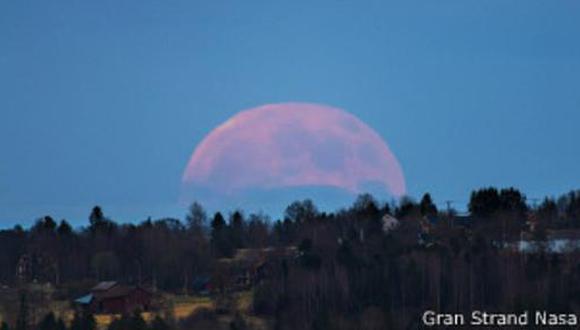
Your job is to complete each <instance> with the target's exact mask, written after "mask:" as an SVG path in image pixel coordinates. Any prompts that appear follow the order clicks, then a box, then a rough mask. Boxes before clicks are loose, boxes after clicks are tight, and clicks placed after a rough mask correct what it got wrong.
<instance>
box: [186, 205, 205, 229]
mask: <svg viewBox="0 0 580 330" xmlns="http://www.w3.org/2000/svg"><path fill="white" fill-rule="evenodd" d="M185 221H186V222H187V226H188V227H189V229H190V230H200V229H202V228H204V227H205V225H206V221H207V213H206V212H205V210H204V208H203V206H201V204H199V203H198V202H193V204H191V206H190V207H189V213H187V215H186V217H185Z"/></svg>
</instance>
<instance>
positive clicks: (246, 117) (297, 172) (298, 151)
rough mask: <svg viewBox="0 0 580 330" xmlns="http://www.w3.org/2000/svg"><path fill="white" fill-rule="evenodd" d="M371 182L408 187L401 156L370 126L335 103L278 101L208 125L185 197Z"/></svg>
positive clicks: (186, 178)
mask: <svg viewBox="0 0 580 330" xmlns="http://www.w3.org/2000/svg"><path fill="white" fill-rule="evenodd" d="M366 184H374V185H377V184H378V185H380V186H382V187H384V188H386V190H387V192H388V193H390V194H392V195H393V196H394V197H400V196H402V195H404V194H405V189H406V188H405V179H404V176H403V172H402V170H401V166H400V164H399V162H398V161H397V158H396V157H395V156H394V154H393V153H392V152H391V150H390V149H389V147H388V146H387V144H386V143H385V141H383V139H381V137H380V136H379V135H378V134H377V133H376V132H375V131H374V130H373V129H371V128H370V127H369V126H367V125H366V124H365V123H363V122H362V121H360V120H359V119H358V118H356V117H355V116H353V115H351V114H349V113H347V112H345V111H343V110H340V109H337V108H333V107H329V106H325V105H318V104H309V103H280V104H268V105H264V106H260V107H257V108H253V109H249V110H245V111H242V112H240V113H238V114H237V115H235V116H233V117H231V118H230V119H229V120H227V121H226V122H224V123H223V124H221V125H220V126H218V127H217V128H215V129H214V130H213V131H211V132H210V133H209V134H208V135H207V136H206V137H205V138H204V139H203V141H201V143H200V144H199V145H198V146H197V148H196V149H195V151H194V152H193V154H192V156H191V158H190V160H189V163H188V164H187V167H186V169H185V171H184V173H183V178H182V198H183V197H184V194H185V195H187V196H188V197H190V196H191V195H192V192H193V191H199V190H200V189H201V190H203V191H211V192H212V193H216V192H217V193H220V194H222V195H223V196H228V195H232V194H235V193H237V192H243V191H244V190H246V189H263V190H269V189H276V188H292V187H316V186H322V187H333V188H339V189H342V190H346V191H348V192H351V193H361V192H364V187H365V185H366Z"/></svg>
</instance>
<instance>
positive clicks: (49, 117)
mask: <svg viewBox="0 0 580 330" xmlns="http://www.w3.org/2000/svg"><path fill="white" fill-rule="evenodd" d="M579 18H580V2H578V1H574V0H563V1H538V0H528V1H509V0H508V1H506V0H493V1H470V0H467V1H465V0H461V1H401V2H390V1H318V2H316V4H314V3H313V2H312V1H284V2H276V1H244V2H240V1H171V2H168V1H123V2H119V1H113V0H106V1H98V2H95V1H84V2H80V1H79V2H67V1H3V2H2V3H0V149H1V150H2V156H1V158H0V226H11V225H13V224H14V223H16V222H20V223H24V224H29V223H31V222H32V221H33V220H34V218H36V217H39V216H42V215H45V214H52V215H53V216H54V217H55V218H57V219H61V218H66V219H69V220H71V221H72V222H75V223H77V224H82V223H84V222H86V219H87V217H88V213H89V211H90V207H91V206H92V205H95V204H100V205H102V206H103V208H104V210H105V212H106V213H107V214H109V215H110V216H111V217H113V218H120V219H122V220H124V221H134V220H141V219H144V218H146V217H147V216H153V217H161V216H162V215H168V216H182V214H183V212H184V210H183V208H182V207H180V206H179V205H177V200H178V197H179V188H180V179H181V175H182V172H183V170H184V168H185V166H186V163H187V161H188V159H189V157H190V155H191V153H192V151H193V150H194V148H195V146H196V145H197V144H198V143H199V142H200V141H201V140H202V139H203V137H204V136H205V135H206V134H208V133H209V132H210V131H211V130H212V129H213V128H214V127H216V126H217V125H219V124H221V123H222V122H224V121H225V120H227V119H228V118H229V117H231V116H233V115H235V114H236V113H237V112H239V111H241V110H244V109H247V108H251V107H255V106H259V105H262V104H267V103H276V102H289V101H296V102H313V103H322V104H327V105H330V106H334V107H338V108H342V109H345V110H347V111H349V112H350V113H352V114H354V115H355V116H357V117H358V118H360V119H361V120H362V121H363V122H365V123H367V124H368V125H369V126H371V127H372V128H373V129H374V130H376V131H377V132H378V133H379V134H380V135H381V136H382V137H383V138H384V139H385V141H387V143H388V144H389V146H390V148H391V150H392V151H393V152H394V154H395V155H396V156H397V158H398V159H399V162H400V163H401V165H402V168H403V171H404V173H405V177H406V182H407V189H408V192H409V194H410V195H412V196H416V197H420V195H421V194H422V193H423V192H425V191H429V192H431V193H432V195H433V197H434V199H435V200H436V201H437V202H443V201H444V200H454V201H457V206H458V207H459V208H462V207H463V204H464V203H465V202H466V201H467V199H468V196H469V192H470V191H471V190H472V189H474V188H478V187H482V186H489V185H495V186H516V187H518V188H520V189H522V190H523V191H524V192H525V193H526V194H527V195H528V196H529V197H543V196H545V195H557V194H560V193H564V192H566V191H568V190H570V189H575V188H579V187H580V171H579V170H578V164H579V163H580V147H579V146H578V141H580V129H578V128H579V127H578V123H579V122H580V43H579V42H578V36H579V35H580V19H579Z"/></svg>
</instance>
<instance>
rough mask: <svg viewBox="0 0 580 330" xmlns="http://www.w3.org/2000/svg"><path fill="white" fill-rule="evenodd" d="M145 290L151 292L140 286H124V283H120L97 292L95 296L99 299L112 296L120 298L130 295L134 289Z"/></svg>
mask: <svg viewBox="0 0 580 330" xmlns="http://www.w3.org/2000/svg"><path fill="white" fill-rule="evenodd" d="M137 290H140V291H143V292H145V293H147V294H150V293H149V291H147V290H145V289H143V288H142V287H140V286H123V285H118V286H114V287H112V288H111V289H109V290H107V291H103V292H99V293H96V294H95V297H96V298H97V299H99V300H102V299H112V298H119V297H125V296H128V295H130V294H131V293H132V292H134V291H137Z"/></svg>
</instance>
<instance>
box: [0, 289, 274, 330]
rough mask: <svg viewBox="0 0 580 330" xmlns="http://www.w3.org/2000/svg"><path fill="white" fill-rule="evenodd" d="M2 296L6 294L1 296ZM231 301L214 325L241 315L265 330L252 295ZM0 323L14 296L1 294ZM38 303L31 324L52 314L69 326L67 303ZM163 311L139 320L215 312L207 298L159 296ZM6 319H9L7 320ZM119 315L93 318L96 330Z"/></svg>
mask: <svg viewBox="0 0 580 330" xmlns="http://www.w3.org/2000/svg"><path fill="white" fill-rule="evenodd" d="M4 293H6V292H4ZM233 297H234V299H233V301H232V305H231V306H230V308H231V310H232V311H234V312H233V313H230V312H228V313H221V314H219V315H218V321H219V323H220V325H223V327H224V328H227V327H228V325H229V322H230V321H231V320H232V317H233V314H234V313H235V312H239V313H240V314H241V315H243V317H244V319H245V320H246V322H247V323H248V324H250V325H251V326H252V328H253V329H267V328H268V322H267V320H264V319H261V318H258V317H255V316H253V315H252V313H251V306H252V293H251V291H244V292H239V293H236V294H234V295H233ZM0 298H1V299H0V322H1V321H3V320H8V321H12V322H13V320H12V318H13V316H14V315H15V313H17V310H16V308H15V306H17V305H18V298H17V297H16V296H15V294H14V292H12V293H11V294H4V295H2V297H0ZM41 301H42V303H32V301H31V302H30V304H31V307H32V308H30V318H31V320H30V321H31V322H38V321H40V320H41V319H42V317H43V316H44V315H46V313H48V312H49V311H52V312H54V313H55V315H56V316H57V317H60V318H62V319H63V320H65V322H66V323H67V324H70V322H71V321H72V319H73V317H74V311H73V310H72V308H71V306H70V302H69V301H63V300H51V299H47V298H46V296H44V298H43V299H41ZM163 301H164V304H163V307H162V308H160V309H159V310H157V311H154V312H144V313H142V314H141V315H142V317H143V319H144V320H145V321H147V322H150V321H151V320H153V318H155V317H156V316H157V315H159V316H162V317H168V316H171V317H173V319H174V320H176V321H180V320H183V319H186V318H187V317H189V316H191V315H193V314H195V313H196V312H197V311H199V310H200V309H206V310H210V311H215V310H216V300H215V299H214V298H211V297H207V296H189V295H171V294H165V295H163ZM8 316H10V317H8ZM120 317H121V315H118V314H99V315H95V320H96V321H97V326H98V329H100V330H104V329H107V327H108V326H109V324H110V323H111V322H112V321H113V320H114V319H116V318H120Z"/></svg>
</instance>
